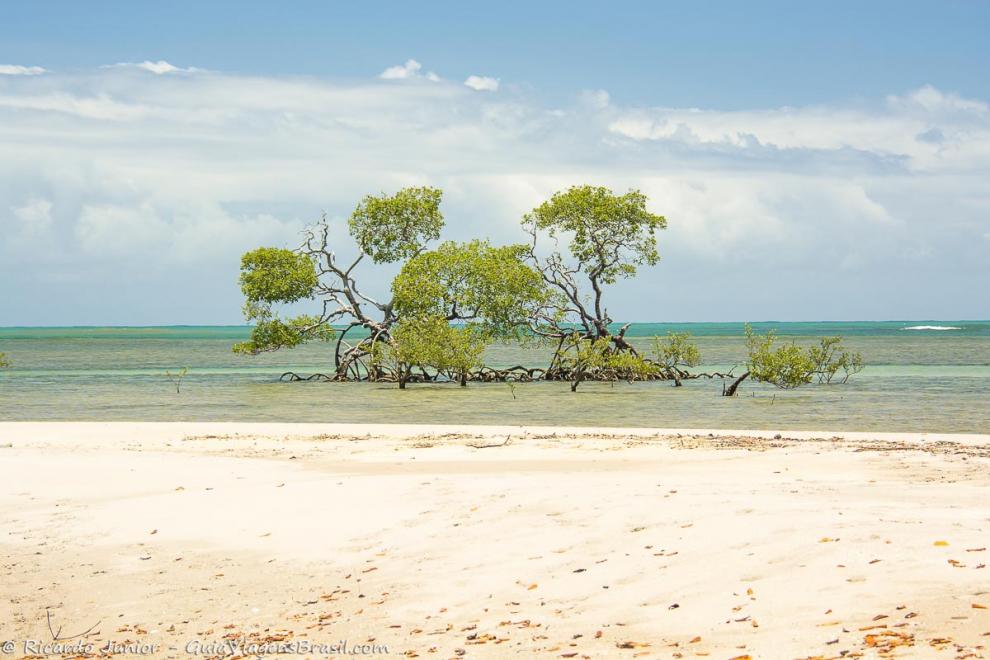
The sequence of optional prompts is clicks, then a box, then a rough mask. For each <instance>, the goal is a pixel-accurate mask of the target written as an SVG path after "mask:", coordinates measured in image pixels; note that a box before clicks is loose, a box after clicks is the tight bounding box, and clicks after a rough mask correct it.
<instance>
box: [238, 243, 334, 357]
mask: <svg viewBox="0 0 990 660" xmlns="http://www.w3.org/2000/svg"><path fill="white" fill-rule="evenodd" d="M240 283H241V291H242V292H243V293H244V297H245V298H246V299H247V302H245V304H244V316H245V318H247V319H248V320H250V321H255V322H256V324H255V326H254V327H253V328H251V338H250V339H249V340H248V341H246V342H240V343H238V344H235V345H234V352H235V353H245V354H249V355H257V354H258V353H264V352H268V351H275V350H278V349H280V348H293V347H295V346H298V345H299V344H302V343H304V342H307V341H315V340H322V341H329V340H330V339H332V338H333V335H334V332H333V329H332V328H330V327H329V326H327V325H325V324H324V323H323V322H322V320H321V319H320V318H318V317H315V316H306V315H303V316H297V317H295V318H290V319H286V320H282V319H280V318H278V315H277V314H276V313H275V311H274V310H273V307H272V306H273V305H274V304H277V303H293V302H296V301H299V300H303V299H305V298H312V297H313V295H314V292H315V290H316V288H317V286H318V284H319V282H318V280H317V276H316V268H315V267H314V265H313V261H312V260H311V259H310V258H309V257H308V256H307V255H305V254H299V253H297V252H293V251H292V250H284V249H281V248H258V249H257V250H252V251H250V252H247V253H245V254H244V256H243V257H241V278H240Z"/></svg>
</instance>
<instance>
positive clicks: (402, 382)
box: [399, 364, 411, 390]
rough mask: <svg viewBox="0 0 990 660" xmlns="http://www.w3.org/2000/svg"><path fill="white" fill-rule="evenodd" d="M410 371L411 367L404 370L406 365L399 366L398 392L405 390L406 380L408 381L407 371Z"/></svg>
mask: <svg viewBox="0 0 990 660" xmlns="http://www.w3.org/2000/svg"><path fill="white" fill-rule="evenodd" d="M410 369H411V367H410V368H409V369H407V368H406V365H404V364H400V365H399V389H400V390H404V389H406V380H408V378H409V371H410Z"/></svg>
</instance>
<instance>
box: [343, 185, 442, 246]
mask: <svg viewBox="0 0 990 660" xmlns="http://www.w3.org/2000/svg"><path fill="white" fill-rule="evenodd" d="M442 198H443V193H442V192H441V191H440V190H439V189H437V188H428V187H422V188H404V189H402V190H400V191H399V192H397V193H396V194H394V195H391V196H390V195H386V194H384V193H382V194H381V195H379V196H377V197H376V196H373V195H368V196H367V197H365V198H364V199H363V200H361V203H360V204H358V205H357V208H356V209H354V212H353V213H352V214H351V218H350V221H349V222H348V227H349V228H350V232H351V236H352V237H353V238H354V240H355V241H357V244H358V246H359V247H360V248H361V251H362V252H363V253H364V254H366V255H368V256H369V257H371V259H372V260H373V261H374V262H375V263H377V264H380V263H394V262H396V261H399V260H401V259H408V258H409V257H412V256H414V255H415V254H417V253H418V252H419V251H420V250H422V249H423V248H424V246H425V245H427V244H428V243H429V242H430V241H435V240H437V239H438V238H440V230H441V229H442V228H443V214H442V213H441V212H440V200H441V199H442Z"/></svg>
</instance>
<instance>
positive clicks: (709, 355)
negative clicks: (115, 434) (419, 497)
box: [0, 321, 990, 432]
mask: <svg viewBox="0 0 990 660" xmlns="http://www.w3.org/2000/svg"><path fill="white" fill-rule="evenodd" d="M910 326H938V327H952V328H959V329H954V330H934V329H919V330H905V329H904V328H906V327H910ZM756 327H757V329H758V330H760V331H762V330H765V329H766V328H768V327H775V328H777V329H778V331H779V332H780V334H782V335H786V336H787V337H788V339H793V340H795V341H797V342H798V343H802V344H806V343H810V342H812V341H814V338H815V337H816V336H821V335H826V334H841V335H844V336H845V337H846V343H847V346H848V347H849V348H851V349H853V350H858V351H861V352H862V353H863V356H864V358H865V359H866V362H867V364H868V367H867V369H866V370H865V371H864V372H863V373H861V374H858V375H857V376H854V377H853V379H852V380H851V381H850V382H849V383H847V384H845V385H828V386H825V385H822V386H819V385H809V386H806V387H803V388H801V389H798V390H789V391H783V390H777V389H775V388H773V387H769V386H765V385H760V384H755V383H749V382H747V383H745V384H744V386H743V387H742V388H740V396H738V397H735V398H732V399H729V398H726V397H722V396H720V392H721V387H722V386H721V381H718V380H707V379H698V380H693V381H688V382H687V383H686V385H685V387H682V388H674V387H672V386H671V385H670V383H664V382H650V383H632V384H630V383H617V384H614V385H613V384H602V383H585V384H583V385H582V386H581V388H580V389H579V390H578V392H577V393H576V394H572V393H571V392H570V391H569V388H568V385H567V384H566V383H526V384H517V385H516V386H515V387H514V388H510V387H509V386H508V385H505V384H471V385H470V386H469V387H467V388H459V387H456V386H453V385H449V384H439V385H411V386H410V387H409V388H408V389H407V390H405V391H399V390H398V389H396V387H395V385H394V384H382V385H379V384H372V383H319V382H311V383H280V382H278V376H279V375H280V374H281V373H283V372H284V371H289V370H291V371H297V372H300V373H313V372H316V371H327V370H329V368H330V367H329V365H330V364H331V362H332V350H331V347H329V346H326V345H322V346H313V345H311V346H306V347H302V348H299V349H295V350H292V351H284V352H279V353H274V354H268V355H263V356H258V357H246V356H240V355H235V354H233V353H232V352H231V350H230V347H231V345H232V344H233V343H234V342H236V341H239V340H241V339H243V338H244V337H246V335H247V329H246V328H243V327H166V328H0V351H3V352H6V353H7V354H8V356H9V357H10V358H11V359H12V360H13V362H14V367H13V368H12V369H9V370H4V371H3V372H0V420H149V421H179V420H188V421H310V422H321V421H322V422H423V423H427V422H442V423H473V424H485V423H488V424H566V425H609V426H620V425H621V426H656V427H714V428H770V429H776V428H781V429H784V428H787V429H818V430H826V429H827V430H892V431H942V432H990V322H986V321H981V322H973V321H923V322H922V321H912V322H882V323H871V322H860V323H768V324H756ZM671 329H672V330H689V331H691V332H692V333H693V334H694V335H695V337H696V338H697V341H698V344H699V346H700V348H701V351H702V357H703V364H702V365H701V366H700V367H699V368H698V370H699V371H711V370H728V369H729V368H730V367H732V366H733V364H738V363H739V362H740V361H741V360H742V358H743V355H744V341H743V339H742V336H741V335H742V325H741V324H731V323H718V324H714V323H712V324H707V323H697V324H641V325H635V326H633V327H632V328H631V330H630V336H631V337H632V338H633V341H634V342H635V343H637V344H639V345H641V346H647V345H648V344H649V337H650V336H652V335H653V334H664V333H666V332H667V330H671ZM546 355H548V352H547V351H546V350H539V349H532V348H523V347H520V346H518V345H496V346H493V347H492V348H491V349H490V350H489V356H488V357H489V362H490V363H491V364H493V365H496V366H510V365H514V364H520V363H522V364H526V365H532V366H539V365H542V364H544V363H545V357H546ZM181 367H189V374H188V375H187V376H186V377H185V378H184V379H183V380H182V383H181V392H180V393H178V394H177V393H176V392H175V388H174V386H173V385H172V384H171V383H170V382H169V381H168V379H167V378H166V377H165V375H164V372H165V370H167V369H170V370H172V371H176V370H178V369H179V368H181ZM739 372H740V369H739V368H738V367H737V368H736V373H739Z"/></svg>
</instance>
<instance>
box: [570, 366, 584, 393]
mask: <svg viewBox="0 0 990 660" xmlns="http://www.w3.org/2000/svg"><path fill="white" fill-rule="evenodd" d="M582 380H584V370H583V369H580V368H578V369H575V370H574V380H573V381H571V392H577V388H578V385H580V384H581V381H582Z"/></svg>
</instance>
